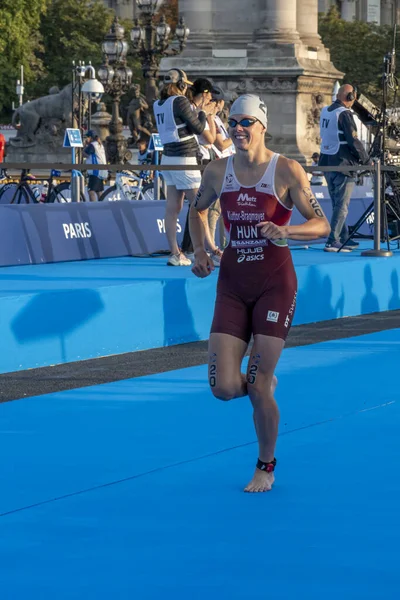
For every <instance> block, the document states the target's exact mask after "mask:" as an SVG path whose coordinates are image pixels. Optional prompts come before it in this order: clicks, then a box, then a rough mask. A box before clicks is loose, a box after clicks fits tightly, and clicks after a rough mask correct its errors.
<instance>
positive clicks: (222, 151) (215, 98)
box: [208, 85, 235, 248]
mask: <svg viewBox="0 0 400 600" xmlns="http://www.w3.org/2000/svg"><path fill="white" fill-rule="evenodd" d="M212 102H214V103H215V105H216V114H215V115H214V122H215V127H216V137H215V142H214V144H213V150H214V153H215V157H216V158H217V159H218V158H225V157H227V156H231V155H232V154H235V146H234V144H233V142H232V139H231V138H230V137H229V133H228V130H227V128H226V127H225V124H224V122H223V121H222V119H221V117H220V115H222V112H223V110H224V107H225V93H224V91H223V90H222V88H220V87H218V86H216V85H215V86H214V87H213V91H212ZM218 223H219V227H218V229H219V242H220V247H221V248H223V247H224V246H225V243H226V235H225V229H224V223H223V220H222V219H221V203H220V201H219V198H217V200H216V201H215V202H214V204H212V205H211V206H210V208H209V211H208V225H209V227H210V233H211V237H212V239H213V240H215V234H216V230H217V224H218Z"/></svg>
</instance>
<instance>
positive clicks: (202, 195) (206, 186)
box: [190, 94, 329, 492]
mask: <svg viewBox="0 0 400 600" xmlns="http://www.w3.org/2000/svg"><path fill="white" fill-rule="evenodd" d="M267 122H268V120H267V107H266V105H265V103H264V102H263V100H262V99H261V98H259V97H258V96H255V95H252V94H245V95H243V96H239V98H238V99H237V100H235V102H234V103H233V104H232V107H231V110H230V118H229V122H228V124H229V134H230V136H231V138H232V140H233V143H234V144H235V148H236V154H234V155H233V156H229V157H228V158H222V159H221V160H216V161H213V162H211V163H210V164H209V165H208V166H207V168H206V169H205V171H204V174H203V179H202V184H201V186H200V190H199V193H198V195H197V198H196V200H195V202H194V203H193V206H192V207H191V210H190V231H191V235H192V239H193V245H194V250H195V264H194V266H193V268H192V271H193V273H194V274H195V275H197V276H198V277H201V278H203V277H207V276H208V275H210V273H211V272H212V271H213V270H214V265H213V263H212V261H211V260H210V258H209V256H208V255H207V254H206V252H205V250H204V230H205V228H206V225H207V209H208V207H209V206H210V205H211V204H212V203H213V202H214V201H215V200H216V198H220V200H221V208H222V215H223V219H224V223H225V228H226V230H227V232H228V235H229V244H228V246H227V247H226V248H225V250H224V253H223V256H222V260H221V266H220V269H219V277H218V284H217V297H216V302H215V311H214V319H213V323H212V327H211V334H210V339H209V384H210V388H211V391H212V393H213V395H214V396H215V397H216V398H219V399H221V400H232V399H233V398H239V397H241V396H246V395H248V396H249V397H250V400H251V403H252V406H253V419H254V424H255V430H256V435H257V438H258V460H257V462H256V469H255V472H254V476H253V478H252V479H251V481H250V483H249V484H248V485H247V486H246V488H245V491H246V492H266V491H269V490H270V489H271V487H272V484H273V482H274V469H275V466H276V458H275V445H276V440H277V435H278V424H279V411H278V407H277V404H276V402H275V399H274V391H275V387H276V384H277V380H276V377H275V376H274V371H275V367H276V365H277V363H278V360H279V358H280V355H281V353H282V350H283V347H284V343H285V339H286V337H287V334H288V332H289V329H290V327H291V323H292V320H293V315H294V311H295V306H296V296H297V279H296V273H295V270H294V266H293V261H292V257H291V252H290V249H289V246H288V243H287V240H288V239H294V240H310V239H317V238H319V237H324V236H326V235H327V234H328V233H329V223H328V221H327V219H326V217H325V215H324V213H323V211H322V210H321V207H320V205H319V204H318V201H317V200H316V199H315V197H314V195H313V194H312V191H311V189H310V185H309V182H308V178H307V174H306V173H305V171H304V169H303V168H302V166H301V165H300V164H299V163H298V162H296V161H294V160H289V159H287V158H285V157H283V156H280V155H279V154H276V153H274V152H272V151H271V150H269V149H268V148H267V147H266V146H265V135H266V130H267ZM294 207H296V208H297V209H298V211H299V212H300V214H301V215H302V216H303V217H304V219H305V222H304V223H302V224H300V225H290V219H291V215H292V211H293V208H294ZM251 336H253V337H254V343H253V346H252V348H251V354H250V358H249V363H248V368H247V374H246V375H245V374H242V373H241V365H242V361H243V358H244V356H245V354H246V351H247V348H248V345H249V342H250V339H251Z"/></svg>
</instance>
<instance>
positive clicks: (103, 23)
mask: <svg viewBox="0 0 400 600" xmlns="http://www.w3.org/2000/svg"><path fill="white" fill-rule="evenodd" d="M113 17H114V14H113V12H112V11H110V10H109V9H108V8H106V6H105V4H104V2H103V1H102V0H50V1H49V6H48V10H47V12H46V14H44V15H43V17H42V19H41V23H40V33H41V36H42V39H43V46H42V48H41V50H39V52H38V56H39V58H40V60H41V61H42V63H43V65H44V68H45V72H46V75H45V77H43V78H42V79H41V80H40V81H37V82H36V84H35V85H34V86H32V87H31V88H30V92H31V93H32V94H33V95H35V96H41V95H44V94H47V93H48V90H49V88H50V87H51V86H53V85H57V86H59V87H62V86H64V85H66V84H67V83H70V81H71V69H72V66H71V65H72V61H73V60H75V61H76V62H78V61H79V60H82V61H84V62H85V63H86V64H88V62H89V61H91V62H92V64H93V65H94V66H100V64H101V63H102V50H101V42H102V41H103V39H104V36H105V35H106V33H107V31H108V30H109V28H110V26H111V23H112V20H113Z"/></svg>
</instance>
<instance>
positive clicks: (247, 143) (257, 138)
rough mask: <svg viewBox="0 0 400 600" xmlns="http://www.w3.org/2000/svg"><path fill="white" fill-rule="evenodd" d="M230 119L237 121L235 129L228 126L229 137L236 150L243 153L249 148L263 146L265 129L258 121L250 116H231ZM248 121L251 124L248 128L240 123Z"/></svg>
mask: <svg viewBox="0 0 400 600" xmlns="http://www.w3.org/2000/svg"><path fill="white" fill-rule="evenodd" d="M230 119H234V120H235V121H238V124H237V125H236V126H235V127H232V126H230V125H229V135H230V137H231V138H232V141H233V143H234V145H235V147H236V149H237V150H239V151H240V150H242V151H243V152H246V151H248V150H249V149H250V148H251V149H253V148H257V147H258V146H265V141H264V140H265V131H266V129H265V127H264V125H263V124H262V123H260V121H258V120H257V119H255V118H254V117H252V116H251V115H244V114H241V115H232V116H231V117H230ZM244 119H249V121H251V124H250V123H249V125H248V126H245V125H241V124H240V121H242V120H244Z"/></svg>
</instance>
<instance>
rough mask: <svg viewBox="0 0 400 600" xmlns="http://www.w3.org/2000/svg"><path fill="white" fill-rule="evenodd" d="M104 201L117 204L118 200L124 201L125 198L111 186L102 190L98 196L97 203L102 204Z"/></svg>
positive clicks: (115, 187) (114, 186)
mask: <svg viewBox="0 0 400 600" xmlns="http://www.w3.org/2000/svg"><path fill="white" fill-rule="evenodd" d="M104 200H105V201H106V202H118V201H119V200H125V197H124V196H123V194H122V192H121V191H120V190H119V189H117V186H116V185H112V186H110V187H109V188H107V189H106V190H104V192H103V193H102V195H101V196H100V198H99V202H104Z"/></svg>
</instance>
